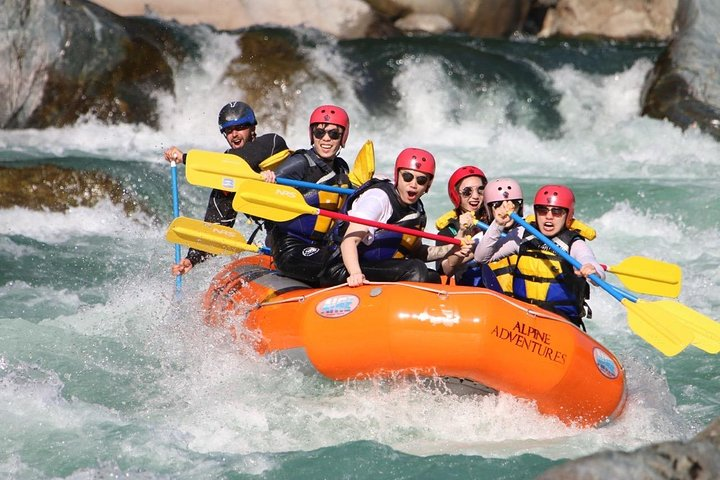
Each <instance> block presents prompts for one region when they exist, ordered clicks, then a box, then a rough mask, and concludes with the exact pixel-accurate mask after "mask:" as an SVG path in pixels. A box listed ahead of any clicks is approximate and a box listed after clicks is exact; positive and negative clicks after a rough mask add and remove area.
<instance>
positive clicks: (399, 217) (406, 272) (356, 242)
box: [323, 148, 471, 287]
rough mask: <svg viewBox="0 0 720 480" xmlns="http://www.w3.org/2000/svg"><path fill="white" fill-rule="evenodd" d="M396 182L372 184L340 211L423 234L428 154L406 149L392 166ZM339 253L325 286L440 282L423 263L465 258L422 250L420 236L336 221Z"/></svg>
mask: <svg viewBox="0 0 720 480" xmlns="http://www.w3.org/2000/svg"><path fill="white" fill-rule="evenodd" d="M394 172H395V182H394V184H393V183H391V182H390V181H389V180H383V179H377V178H374V179H371V180H370V181H368V182H366V183H365V184H363V185H362V186H361V187H360V188H359V189H357V190H356V191H355V192H354V193H353V194H352V195H350V196H349V197H348V200H347V203H346V205H345V206H344V207H343V210H345V211H347V213H348V214H349V215H350V216H354V217H358V218H362V219H366V220H373V221H376V222H381V223H387V224H391V225H398V226H402V227H405V228H412V229H417V230H423V229H424V228H425V224H426V222H427V218H426V214H425V209H424V207H423V203H422V201H421V200H420V198H421V197H422V196H423V195H425V194H426V193H427V192H428V190H429V189H430V186H431V184H432V181H433V178H434V176H435V158H434V157H433V155H432V154H431V153H430V152H428V151H427V150H422V149H420V148H406V149H404V150H403V151H402V152H400V154H399V155H398V157H397V159H396V161H395V168H394ZM336 240H337V241H339V242H340V248H339V249H338V251H336V255H335V256H334V258H333V259H332V261H331V264H330V265H329V266H328V268H327V271H326V272H325V276H324V278H323V283H324V285H325V286H328V285H337V284H341V283H344V282H347V284H348V285H349V286H351V287H357V286H360V285H362V284H363V283H365V281H366V280H369V281H381V282H393V281H413V282H429V283H440V281H441V280H440V274H439V273H438V272H436V271H435V270H432V269H429V268H428V267H427V265H426V264H425V263H426V262H432V261H436V260H440V259H442V258H444V257H445V256H447V255H452V254H456V253H458V252H461V253H458V254H460V255H463V256H465V255H467V251H469V250H470V249H471V245H470V244H468V245H465V246H464V249H465V251H462V249H460V248H459V247H457V246H455V245H443V246H427V245H423V244H422V242H421V239H420V238H419V237H415V236H410V235H403V234H401V233H397V232H394V231H392V230H387V229H380V228H375V227H369V226H366V225H363V224H360V223H353V222H340V223H338V225H337V227H336Z"/></svg>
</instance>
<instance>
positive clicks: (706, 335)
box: [656, 300, 720, 354]
mask: <svg viewBox="0 0 720 480" xmlns="http://www.w3.org/2000/svg"><path fill="white" fill-rule="evenodd" d="M656 303H657V304H658V306H660V307H661V308H662V309H663V310H665V311H666V312H667V313H668V315H672V316H673V317H674V318H675V321H677V322H679V323H681V324H682V325H684V326H685V327H686V328H687V329H688V330H689V331H691V332H692V333H693V334H694V335H695V339H694V340H693V341H692V345H694V346H696V347H697V348H699V349H700V350H703V351H705V352H708V353H712V354H715V353H718V352H720V323H718V322H716V321H715V320H713V319H712V318H710V317H707V316H705V315H703V314H702V313H700V312H698V311H696V310H693V309H692V308H690V307H688V306H687V305H683V304H682V303H679V302H673V301H671V300H661V301H659V302H656Z"/></svg>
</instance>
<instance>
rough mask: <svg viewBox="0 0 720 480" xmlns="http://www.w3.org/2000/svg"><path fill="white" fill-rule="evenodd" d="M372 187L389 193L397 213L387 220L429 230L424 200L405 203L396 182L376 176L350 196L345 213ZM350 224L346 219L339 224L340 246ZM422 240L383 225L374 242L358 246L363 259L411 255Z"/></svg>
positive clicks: (338, 238)
mask: <svg viewBox="0 0 720 480" xmlns="http://www.w3.org/2000/svg"><path fill="white" fill-rule="evenodd" d="M371 188H379V189H380V190H382V191H383V192H385V193H386V194H387V196H388V198H389V199H390V204H391V205H392V211H393V213H392V215H391V216H390V218H389V219H388V220H387V222H386V223H388V224H391V225H397V226H400V227H405V228H413V229H416V230H421V231H422V230H424V229H425V224H426V223H427V216H426V214H425V208H424V207H423V204H422V202H421V201H420V200H418V201H417V202H415V203H413V204H412V205H407V204H405V203H403V202H401V201H400V197H399V196H398V193H397V190H396V189H395V185H393V184H392V183H391V182H390V180H384V179H379V178H372V179H370V180H369V181H368V182H365V184H363V185H362V186H361V187H360V188H358V189H357V190H355V192H353V193H352V194H351V195H350V196H349V197H348V199H347V202H345V205H344V206H343V207H342V211H343V213H347V212H348V211H350V210H351V209H352V205H353V203H355V200H357V198H358V197H359V196H360V195H362V194H363V193H364V192H366V191H368V190H370V189H371ZM347 227H348V223H347V222H344V221H343V222H339V223H338V225H337V226H336V230H335V240H336V242H337V244H338V245H339V244H340V242H341V241H342V238H343V237H344V235H345V232H346V231H347ZM419 241H420V238H419V237H417V236H415V235H407V234H402V233H399V232H394V231H392V230H384V229H381V228H379V229H377V230H376V231H375V238H374V239H373V242H372V243H371V244H370V245H366V244H365V243H363V242H360V244H359V245H358V258H359V259H360V260H363V261H379V260H388V259H391V258H408V256H409V255H410V253H411V252H412V251H413V250H414V248H415V246H416V245H417V242H419Z"/></svg>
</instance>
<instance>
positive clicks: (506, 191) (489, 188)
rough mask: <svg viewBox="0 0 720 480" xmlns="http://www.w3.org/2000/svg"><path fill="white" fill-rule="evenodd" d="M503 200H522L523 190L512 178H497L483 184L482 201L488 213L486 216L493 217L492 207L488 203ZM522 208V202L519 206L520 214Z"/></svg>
mask: <svg viewBox="0 0 720 480" xmlns="http://www.w3.org/2000/svg"><path fill="white" fill-rule="evenodd" d="M504 200H520V202H522V201H523V192H522V188H520V184H519V183H518V182H516V181H515V180H513V179H512V178H498V179H497V180H491V181H490V182H489V183H488V184H487V185H485V197H484V198H483V203H484V204H485V211H486V212H487V214H488V218H490V219H492V218H493V213H492V209H491V208H490V204H491V203H493V202H502V201H504ZM522 211H523V209H522V204H521V205H520V208H519V214H520V215H522V214H523V213H522Z"/></svg>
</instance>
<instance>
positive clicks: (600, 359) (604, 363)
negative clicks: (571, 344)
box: [593, 347, 620, 379]
mask: <svg viewBox="0 0 720 480" xmlns="http://www.w3.org/2000/svg"><path fill="white" fill-rule="evenodd" d="M593 357H595V365H597V367H598V370H600V373H602V374H603V375H605V376H606V377H607V378H609V379H615V378H617V377H618V375H619V373H620V372H619V368H618V366H617V364H616V363H615V361H614V360H613V359H612V358H610V356H609V355H608V354H607V353H605V352H603V351H602V350H600V349H599V348H597V347H595V348H594V349H593Z"/></svg>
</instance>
